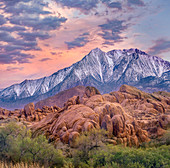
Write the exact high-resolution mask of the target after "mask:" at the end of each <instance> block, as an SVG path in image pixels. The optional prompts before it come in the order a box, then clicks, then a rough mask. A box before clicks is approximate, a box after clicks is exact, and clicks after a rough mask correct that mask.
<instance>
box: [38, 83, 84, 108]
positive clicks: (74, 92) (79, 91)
mask: <svg viewBox="0 0 170 168" xmlns="http://www.w3.org/2000/svg"><path fill="white" fill-rule="evenodd" d="M84 92H85V87H84V86H76V87H73V88H70V89H67V90H64V91H62V92H59V93H58V94H56V95H54V96H51V97H49V98H47V99H44V100H41V101H39V102H37V103H36V104H35V108H40V109H41V108H42V107H43V106H50V107H51V106H54V105H56V106H58V107H63V106H64V103H65V102H67V100H68V99H70V98H71V97H73V96H79V97H82V96H83V94H84Z"/></svg>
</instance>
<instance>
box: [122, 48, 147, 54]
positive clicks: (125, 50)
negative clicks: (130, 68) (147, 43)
mask: <svg viewBox="0 0 170 168" xmlns="http://www.w3.org/2000/svg"><path fill="white" fill-rule="evenodd" d="M123 52H127V53H129V54H132V53H136V54H141V55H147V54H146V53H145V52H144V51H142V50H139V49H138V48H130V49H123Z"/></svg>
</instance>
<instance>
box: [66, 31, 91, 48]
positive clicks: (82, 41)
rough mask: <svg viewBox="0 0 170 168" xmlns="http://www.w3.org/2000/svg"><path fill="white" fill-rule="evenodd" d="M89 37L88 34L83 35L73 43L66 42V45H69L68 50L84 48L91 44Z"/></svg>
mask: <svg viewBox="0 0 170 168" xmlns="http://www.w3.org/2000/svg"><path fill="white" fill-rule="evenodd" d="M88 35H89V33H87V32H86V33H83V34H81V35H80V36H79V37H77V38H75V39H74V40H73V41H70V42H65V44H67V47H68V49H72V48H76V47H83V46H85V45H86V44H87V43H88V42H89V40H88Z"/></svg>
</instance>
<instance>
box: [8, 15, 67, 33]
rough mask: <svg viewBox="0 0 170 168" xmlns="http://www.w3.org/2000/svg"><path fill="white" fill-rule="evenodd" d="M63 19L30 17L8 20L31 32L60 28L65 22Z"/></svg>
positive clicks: (14, 17)
mask: <svg viewBox="0 0 170 168" xmlns="http://www.w3.org/2000/svg"><path fill="white" fill-rule="evenodd" d="M66 20H67V19H66V18H65V17H61V18H59V17H56V16H48V17H45V18H40V17H30V16H27V17H26V16H18V17H16V16H13V17H11V18H10V23H12V24H16V25H22V26H28V27H31V28H33V30H45V31H49V30H55V29H56V28H59V27H60V26H61V23H64V22H66Z"/></svg>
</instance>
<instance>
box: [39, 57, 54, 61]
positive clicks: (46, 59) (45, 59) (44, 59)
mask: <svg viewBox="0 0 170 168" xmlns="http://www.w3.org/2000/svg"><path fill="white" fill-rule="evenodd" d="M49 60H51V58H42V59H40V60H39V61H40V62H45V61H49Z"/></svg>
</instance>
